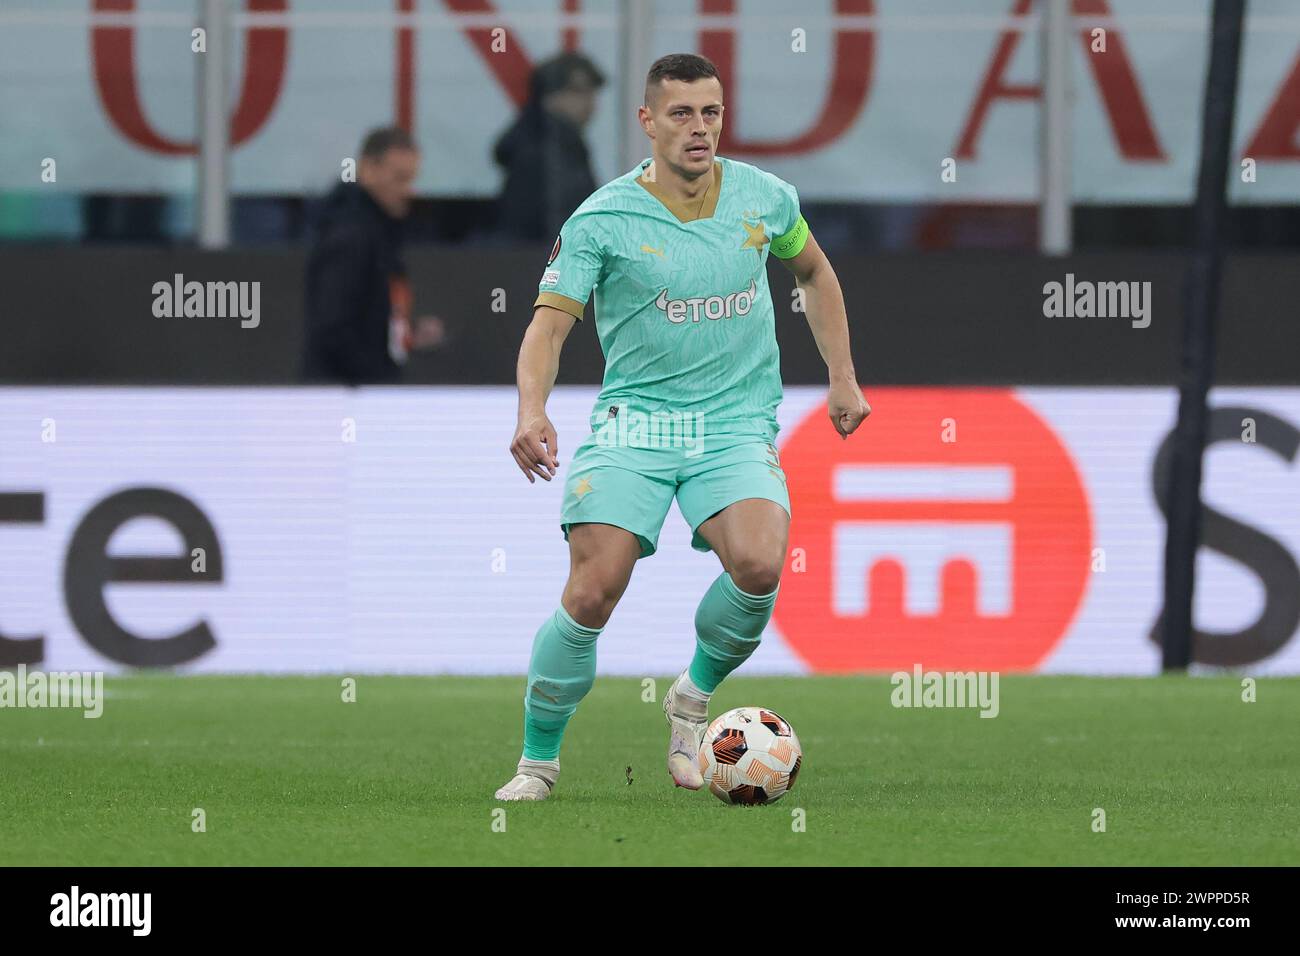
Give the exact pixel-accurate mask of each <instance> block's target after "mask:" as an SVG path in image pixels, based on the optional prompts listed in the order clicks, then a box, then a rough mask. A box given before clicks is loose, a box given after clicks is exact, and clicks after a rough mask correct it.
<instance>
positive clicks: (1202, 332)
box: [1159, 0, 1245, 671]
mask: <svg viewBox="0 0 1300 956" xmlns="http://www.w3.org/2000/svg"><path fill="white" fill-rule="evenodd" d="M1213 17H1214V19H1213V26H1212V33H1211V36H1210V66H1209V69H1208V70H1207V71H1206V76H1205V102H1204V104H1203V107H1202V111H1201V156H1200V169H1199V171H1198V173H1197V180H1196V206H1195V208H1194V217H1193V218H1194V226H1193V229H1194V242H1195V246H1194V247H1193V250H1192V256H1191V262H1190V263H1189V268H1188V271H1187V285H1186V288H1185V291H1186V296H1187V297H1186V303H1187V314H1186V316H1185V318H1184V319H1183V363H1182V371H1181V374H1180V375H1179V386H1178V424H1177V425H1175V426H1174V435H1173V441H1172V442H1171V459H1170V467H1169V487H1168V493H1167V495H1166V498H1167V500H1168V502H1169V507H1168V509H1167V511H1168V519H1167V520H1168V522H1169V528H1168V537H1167V538H1166V539H1165V594H1164V598H1165V607H1164V613H1163V614H1162V615H1161V620H1160V624H1159V628H1160V629H1161V638H1162V649H1163V660H1162V666H1163V668H1164V670H1165V671H1179V670H1185V669H1186V668H1187V665H1188V664H1190V663H1191V661H1192V631H1193V627H1192V599H1193V597H1194V595H1195V592H1196V551H1197V549H1198V548H1199V547H1200V541H1201V472H1202V467H1203V460H1204V457H1205V435H1206V430H1207V428H1208V423H1209V409H1208V407H1207V400H1208V396H1209V391H1210V385H1211V383H1212V382H1213V381H1214V348H1215V339H1216V335H1215V325H1216V320H1217V318H1218V312H1219V278H1220V275H1221V273H1222V271H1223V237H1222V224H1223V212H1224V208H1225V206H1226V205H1227V189H1228V170H1229V168H1230V167H1231V165H1232V161H1233V158H1234V157H1233V153H1232V121H1233V113H1234V110H1235V108H1236V104H1237V68H1238V64H1239V63H1240V59H1241V22H1242V19H1243V18H1244V17H1245V4H1244V0H1214V14H1213Z"/></svg>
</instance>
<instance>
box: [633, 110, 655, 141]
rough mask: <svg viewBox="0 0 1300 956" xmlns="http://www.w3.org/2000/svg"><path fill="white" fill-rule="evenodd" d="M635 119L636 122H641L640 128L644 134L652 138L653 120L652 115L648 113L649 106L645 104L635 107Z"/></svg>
mask: <svg viewBox="0 0 1300 956" xmlns="http://www.w3.org/2000/svg"><path fill="white" fill-rule="evenodd" d="M636 119H637V122H638V123H640V124H641V129H642V130H643V131H644V132H645V134H646V135H647V136H649V137H650V138H651V139H654V138H655V121H654V117H653V116H651V115H650V108H649V107H646V106H638V107H637V108H636Z"/></svg>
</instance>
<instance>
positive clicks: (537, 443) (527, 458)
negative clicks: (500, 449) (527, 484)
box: [510, 415, 560, 482]
mask: <svg viewBox="0 0 1300 956" xmlns="http://www.w3.org/2000/svg"><path fill="white" fill-rule="evenodd" d="M559 452H560V446H559V442H558V441H557V439H556V437H555V426H554V425H552V424H551V420H550V419H549V418H547V417H546V416H545V415H532V416H529V417H527V418H520V419H519V425H518V427H517V428H516V429H515V437H514V441H512V442H511V443H510V454H512V455H514V456H515V463H516V464H518V465H519V469H520V470H521V471H522V472H523V473H524V474H525V475H527V476H528V480H529V481H532V482H535V481H537V478H536V477H534V476H535V475H540V476H541V477H543V478H545V479H546V480H547V481H550V480H551V476H552V475H554V474H555V469H556V468H558V467H560V459H559Z"/></svg>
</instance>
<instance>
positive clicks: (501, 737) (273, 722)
mask: <svg viewBox="0 0 1300 956" xmlns="http://www.w3.org/2000/svg"><path fill="white" fill-rule="evenodd" d="M666 681H667V679H666V677H661V678H660V679H659V680H658V682H657V687H656V692H657V694H658V696H660V697H662V694H663V691H664V690H665V689H666V688H667V682H666ZM106 689H107V692H108V695H109V696H108V698H107V699H106V701H105V709H104V714H103V716H102V717H101V718H99V719H98V720H87V719H84V718H83V717H82V715H81V712H80V711H71V710H14V709H3V710H0V768H2V769H0V864H5V865H14V864H18V865H82V864H84V865H134V864H157V865H187V864H201V865H245V864H258V865H314V864H331V865H383V864H402V865H429V864H434V865H437V864H485V865H492V864H532V863H539V864H562V865H563V864H649V865H658V864H665V865H681V864H703V865H745V864H753V865H781V864H901V865H909V864H941V865H982V864H1003V865H1019V864H1047V865H1052V864H1064V865H1131V864H1143V865H1201V864H1210V865H1257V864H1270V865H1278V864H1282V865H1295V864H1296V863H1300V813H1298V812H1297V811H1298V809H1300V786H1298V785H1300V745H1298V744H1297V731H1298V729H1300V680H1296V679H1261V680H1260V681H1259V683H1258V690H1257V693H1258V700H1257V701H1256V702H1253V703H1245V702H1243V701H1242V699H1241V685H1240V682H1239V681H1238V680H1237V679H1232V678H1180V677H1174V678H1155V679H1103V678H1075V677H1043V676H1023V677H1004V678H1003V680H1002V682H1001V695H1000V696H1001V708H1000V710H1001V712H1000V714H999V716H998V717H996V718H995V719H985V718H980V717H979V716H978V712H977V711H975V710H955V709H954V710H919V709H895V708H894V707H892V706H891V704H890V690H891V687H890V684H889V681H888V678H887V677H819V678H794V679H772V678H743V677H733V678H732V679H730V680H728V681H727V682H726V683H725V684H724V685H723V687H722V688H721V689H720V690H719V692H718V694H717V695H715V697H714V700H713V704H712V706H711V708H710V715H711V716H716V715H717V714H719V713H721V712H722V711H724V710H727V709H729V708H731V707H736V706H741V705H748V704H754V705H762V706H765V707H770V708H772V709H775V710H776V711H778V712H779V713H780V714H782V715H783V716H784V717H786V718H787V719H788V720H789V721H790V722H791V723H792V724H793V725H794V728H795V730H796V732H797V733H798V734H799V735H800V738H801V740H802V743H803V746H804V765H803V770H802V773H801V775H800V777H799V780H798V784H797V786H796V788H795V790H794V791H793V792H792V793H791V794H789V795H788V796H786V797H785V798H784V799H783V800H781V801H780V802H778V803H776V804H774V805H772V806H767V807H730V806H725V805H723V804H722V803H721V802H720V801H718V800H717V799H715V798H714V797H713V796H712V795H711V794H709V793H708V792H707V791H702V792H699V793H690V792H688V791H685V790H679V789H676V788H674V787H673V785H672V781H671V779H670V778H669V777H668V774H667V771H666V770H665V768H664V755H665V750H666V746H667V738H668V733H667V725H666V724H665V722H664V719H663V714H662V712H661V710H660V707H659V704H658V703H657V702H656V703H646V702H643V701H642V684H641V682H640V681H638V680H631V679H617V678H601V679H599V680H598V681H597V682H596V686H595V689H594V690H593V691H592V693H591V694H590V696H589V697H588V698H587V700H586V701H585V702H584V703H583V705H582V707H581V708H580V709H579V711H578V714H577V716H576V717H575V718H574V720H573V722H572V723H571V724H570V726H569V732H568V735H567V738H566V741H565V748H564V753H563V767H564V772H563V774H562V775H561V777H560V783H559V786H558V788H557V789H556V792H555V793H554V794H553V795H552V797H551V799H550V800H548V801H545V802H543V803H538V804H522V805H521V804H499V803H497V802H496V801H495V800H493V798H492V793H493V791H494V790H495V789H496V788H497V787H498V786H499V785H500V784H502V783H504V782H505V781H506V780H507V779H508V778H509V777H510V776H511V774H512V771H513V768H514V763H515V760H516V759H517V757H518V752H519V747H520V740H521V736H520V735H521V700H522V694H523V679H522V678H519V677H512V678H461V677H439V678H428V677H371V676H364V675H363V676H360V677H358V678H357V701H356V702H355V703H344V702H342V700H341V678H332V677H288V678H275V677H172V676H139V677H130V678H110V679H108V681H107V682H106ZM628 766H630V767H631V768H632V782H631V783H630V784H629V783H628V780H627V773H626V768H627V767H628ZM498 807H505V808H506V809H505V816H504V824H505V826H504V831H502V830H501V828H500V822H501V819H502V818H501V817H500V814H494V810H496V809H497V808H498ZM1097 807H1100V808H1102V809H1104V810H1105V813H1106V831H1105V832H1104V833H1097V832H1093V811H1094V808H1097ZM195 808H201V809H202V810H203V811H204V812H205V814H206V827H207V829H206V832H202V833H196V832H193V830H192V826H191V821H192V812H193V810H194V809H195ZM796 810H802V811H803V820H804V829H803V832H796V828H795V827H794V825H793V824H794V823H795V822H796V815H795V814H794V811H796ZM494 822H496V824H497V826H496V828H494Z"/></svg>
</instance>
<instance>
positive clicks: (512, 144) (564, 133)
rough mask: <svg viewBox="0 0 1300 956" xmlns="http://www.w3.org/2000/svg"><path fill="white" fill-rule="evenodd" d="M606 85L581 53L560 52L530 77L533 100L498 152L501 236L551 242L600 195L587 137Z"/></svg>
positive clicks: (542, 64)
mask: <svg viewBox="0 0 1300 956" xmlns="http://www.w3.org/2000/svg"><path fill="white" fill-rule="evenodd" d="M604 84H605V77H604V75H603V74H602V73H601V72H600V70H599V69H597V68H596V64H594V63H592V62H591V60H589V59H588V58H587V57H585V56H583V55H582V54H581V53H562V54H560V55H559V56H556V57H552V58H551V59H549V60H546V61H545V62H543V63H541V64H539V65H538V67H537V68H536V69H535V70H534V71H533V75H532V77H531V79H530V81H529V95H528V102H527V103H526V104H525V105H524V108H523V111H522V112H521V113H520V114H519V116H518V118H517V119H516V120H515V122H514V123H513V124H512V125H511V126H510V128H509V129H507V130H506V131H505V133H503V134H502V136H501V138H500V139H499V140H497V144H496V150H495V151H494V157H495V159H496V162H497V165H498V166H500V167H502V168H503V169H504V170H505V173H506V181H505V187H504V188H503V189H502V191H501V196H500V197H499V198H498V200H497V228H498V231H499V232H501V233H502V234H503V235H506V236H509V237H510V238H512V239H521V240H529V241H542V240H546V239H552V238H554V237H555V236H557V235H558V234H559V232H560V226H562V225H563V224H564V221H565V220H566V219H568V218H569V215H570V214H571V213H572V212H573V211H574V210H575V209H577V208H578V206H579V205H581V203H582V201H583V200H584V199H586V198H587V197H588V196H590V195H591V194H592V193H593V192H594V191H595V189H596V181H595V179H594V177H593V176H592V173H591V159H590V157H589V155H588V153H587V144H586V142H585V141H584V140H583V136H582V131H583V129H584V128H585V127H586V125H587V123H588V122H589V121H590V120H591V116H592V114H593V113H594V112H595V110H596V92H597V91H598V90H599V89H600V88H601V87H602V86H603V85H604Z"/></svg>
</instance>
